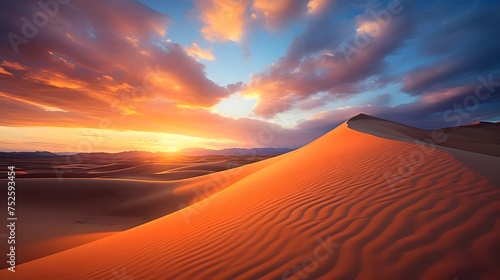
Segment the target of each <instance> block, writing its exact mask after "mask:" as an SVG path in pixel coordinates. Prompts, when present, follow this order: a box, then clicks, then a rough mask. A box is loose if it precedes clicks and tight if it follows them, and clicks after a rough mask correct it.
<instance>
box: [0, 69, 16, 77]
mask: <svg viewBox="0 0 500 280" xmlns="http://www.w3.org/2000/svg"><path fill="white" fill-rule="evenodd" d="M0 74H5V75H9V76H14V75H13V74H12V73H10V72H9V71H7V70H5V69H4V68H2V67H0Z"/></svg>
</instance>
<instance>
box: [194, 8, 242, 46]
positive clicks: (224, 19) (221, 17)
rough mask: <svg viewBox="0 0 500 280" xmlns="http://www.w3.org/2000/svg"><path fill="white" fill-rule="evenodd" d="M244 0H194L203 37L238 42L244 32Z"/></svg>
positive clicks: (209, 39) (213, 40)
mask: <svg viewBox="0 0 500 280" xmlns="http://www.w3.org/2000/svg"><path fill="white" fill-rule="evenodd" d="M247 5H248V1H246V0H196V7H197V9H198V11H199V14H200V19H201V21H202V22H203V23H204V24H205V26H203V28H202V29H201V34H202V35H203V37H204V38H205V39H206V40H208V41H212V42H216V41H222V42H224V41H233V42H240V41H241V39H242V38H243V36H244V34H245V24H246V23H245V22H246V20H247V15H246V10H247Z"/></svg>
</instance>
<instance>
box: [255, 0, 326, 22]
mask: <svg viewBox="0 0 500 280" xmlns="http://www.w3.org/2000/svg"><path fill="white" fill-rule="evenodd" d="M312 5H315V3H313V4H312ZM314 8H317V6H314ZM307 9H308V2H307V1H305V0H275V1H266V0H254V1H253V3H252V7H251V10H252V12H253V13H252V14H253V15H254V18H256V19H260V20H261V21H262V22H264V24H265V25H266V26H267V27H270V28H273V29H276V28H279V27H282V25H283V24H285V23H286V22H288V21H290V20H291V19H296V18H297V17H299V16H300V15H303V14H305V13H306V12H307Z"/></svg>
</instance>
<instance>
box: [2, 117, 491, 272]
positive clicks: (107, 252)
mask: <svg viewBox="0 0 500 280" xmlns="http://www.w3.org/2000/svg"><path fill="white" fill-rule="evenodd" d="M358 121H359V123H358V125H361V126H366V125H365V124H363V123H362V122H363V120H358ZM379 125H380V124H379ZM379 129H380V131H375V133H379V134H384V133H385V132H386V131H388V130H394V129H397V127H395V126H389V127H385V126H384V125H383V124H382V125H381V127H380V128H379ZM401 129H402V130H404V129H406V128H405V127H401ZM399 133H400V134H406V132H404V131H402V132H399ZM415 151H421V153H422V154H424V156H423V158H421V160H419V161H415V160H413V161H412V160H411V155H412V154H413V153H414V152H415ZM402 159H403V160H402ZM408 161H410V166H408V165H407V162H408ZM174 192H175V191H174ZM499 259H500V190H499V189H498V188H497V187H495V186H494V185H492V184H490V183H489V181H488V180H486V179H485V178H484V177H483V176H481V175H480V174H478V173H476V172H475V171H473V170H471V169H469V168H468V167H467V166H466V165H464V164H463V163H462V162H460V161H458V160H456V159H455V157H454V156H453V155H451V154H450V153H448V152H445V151H442V150H438V149H435V148H433V147H428V146H423V145H419V144H415V143H408V142H401V141H395V140H389V139H384V138H380V137H375V136H373V135H370V134H367V133H362V132H359V131H356V130H353V129H350V128H348V127H347V124H346V123H345V124H343V125H341V126H339V127H338V128H336V129H334V130H333V131H331V132H330V133H328V134H326V135H325V136H323V137H322V138H320V139H318V140H316V141H314V142H313V143H311V144H309V145H307V146H305V147H303V148H301V149H298V150H296V151H293V152H291V153H289V154H286V155H284V156H280V157H278V158H276V160H274V161H273V162H269V163H268V165H267V166H266V167H265V168H261V169H259V170H256V171H255V172H254V173H252V174H249V175H248V176H245V177H244V178H242V179H241V180H238V181H237V182H235V183H233V184H232V185H231V186H229V187H228V188H225V189H223V190H221V191H219V192H217V193H216V194H214V195H212V196H210V197H208V198H206V199H204V200H202V201H199V202H197V203H195V204H192V205H190V206H188V207H186V208H184V209H183V210H181V211H177V212H174V213H171V214H170V215H167V216H164V217H162V218H159V219H157V220H154V221H151V222H149V223H146V224H143V225H141V226H138V227H136V228H133V229H130V230H127V231H124V232H121V233H118V234H114V235H112V236H109V237H106V238H103V239H100V240H98V241H95V242H92V243H89V244H86V245H84V246H80V247H77V248H73V249H70V250H67V251H64V252H60V253H58V254H54V255H51V256H47V257H44V258H40V259H37V260H34V261H31V262H28V263H25V264H22V265H20V266H18V267H17V271H18V272H16V273H15V274H14V279H114V278H113V277H117V276H119V277H123V279H256V278H263V279H454V278H455V277H458V279H500V266H498V260H499ZM7 274H9V272H7V271H6V270H2V271H1V272H0V278H2V279H3V278H4V277H5V276H6V275H7ZM9 276H12V274H9ZM125 277H128V278H125ZM132 277H133V278H132Z"/></svg>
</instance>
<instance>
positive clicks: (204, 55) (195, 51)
mask: <svg viewBox="0 0 500 280" xmlns="http://www.w3.org/2000/svg"><path fill="white" fill-rule="evenodd" d="M184 49H185V50H186V52H187V54H188V55H190V56H192V57H195V58H199V59H206V60H215V56H214V55H213V54H212V52H211V51H210V50H204V49H202V48H200V46H198V44H196V43H193V44H192V45H191V46H187V47H185V48H184Z"/></svg>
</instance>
